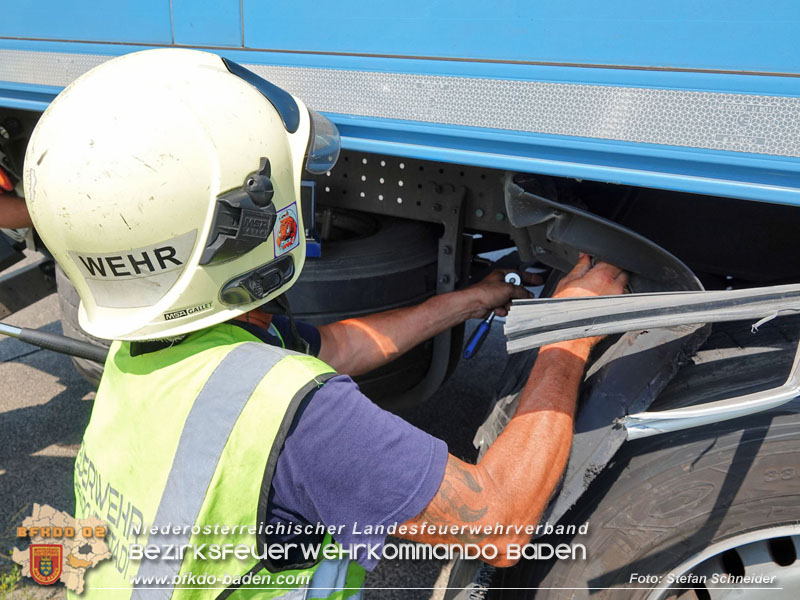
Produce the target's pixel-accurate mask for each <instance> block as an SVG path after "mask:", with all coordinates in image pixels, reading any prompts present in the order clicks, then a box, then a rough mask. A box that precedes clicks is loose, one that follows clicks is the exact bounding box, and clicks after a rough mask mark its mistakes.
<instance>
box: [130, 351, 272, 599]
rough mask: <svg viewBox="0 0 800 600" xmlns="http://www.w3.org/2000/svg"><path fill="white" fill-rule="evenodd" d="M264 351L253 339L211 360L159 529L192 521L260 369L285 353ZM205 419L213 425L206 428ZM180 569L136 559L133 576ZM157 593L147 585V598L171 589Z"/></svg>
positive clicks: (177, 538)
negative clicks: (215, 362)
mask: <svg viewBox="0 0 800 600" xmlns="http://www.w3.org/2000/svg"><path fill="white" fill-rule="evenodd" d="M264 354H265V353H264V351H263V347H260V346H258V345H257V344H254V343H247V344H242V345H241V346H237V347H235V348H234V349H233V350H231V352H230V353H229V354H228V355H227V356H226V357H225V358H224V359H222V362H221V363H219V365H217V368H216V369H215V370H214V372H213V373H212V374H211V377H210V378H209V379H208V381H207V382H206V384H205V386H203V389H202V391H201V392H200V395H198V396H197V399H196V400H195V401H194V404H193V405H192V409H191V411H190V412H189V416H188V417H187V419H186V423H185V424H184V426H183V431H182V432H181V438H180V442H178V450H177V452H176V453H175V458H173V460H172V469H171V470H170V472H169V476H168V477H167V485H166V487H165V488H164V493H163V494H162V495H161V502H160V503H159V505H158V512H157V513H156V518H155V521H153V525H154V526H155V527H158V528H159V529H160V528H162V527H169V526H171V525H175V524H191V525H193V524H194V523H196V522H197V515H198V514H199V512H200V507H201V506H202V504H203V500H204V499H205V496H206V490H207V489H208V484H209V483H210V482H211V477H212V476H213V475H214V471H216V469H217V463H218V461H219V457H220V454H222V449H223V448H224V447H225V443H226V442H227V441H228V436H230V433H231V430H232V429H233V426H234V425H235V424H236V420H237V419H238V418H239V413H241V411H242V408H244V405H245V404H246V403H247V401H248V400H249V399H250V396H251V395H252V394H253V391H254V390H255V389H256V386H257V385H258V383H259V382H260V381H261V380H262V379H263V378H264V374H265V373H266V372H267V371H269V370H270V369H271V368H272V367H274V366H275V365H276V364H277V363H278V361H279V360H280V359H282V358H284V356H285V354H284V353H282V352H277V351H276V352H272V353H270V354H269V355H268V356H267V357H266V360H264V358H265V357H264ZM259 359H261V360H259ZM222 399H224V401H221V400H222ZM209 423H213V424H214V426H213V427H208V424H209ZM190 537H191V531H188V532H187V533H186V534H180V535H172V536H164V537H163V538H162V539H160V540H159V542H160V543H161V544H178V545H184V544H188V543H189V538H190ZM180 569H181V562H180V561H177V560H173V561H166V560H147V561H142V562H141V564H140V565H139V572H138V573H137V575H138V576H139V577H141V578H146V577H153V578H158V577H168V579H166V581H172V579H173V577H174V576H175V575H177V574H178V572H179V571H180ZM154 580H155V579H154ZM160 592H161V593H158V594H153V590H150V591H148V593H147V597H148V598H169V596H170V594H171V590H160ZM132 598H134V599H136V600H143V598H144V590H142V589H141V588H140V589H137V590H134V592H133V596H132Z"/></svg>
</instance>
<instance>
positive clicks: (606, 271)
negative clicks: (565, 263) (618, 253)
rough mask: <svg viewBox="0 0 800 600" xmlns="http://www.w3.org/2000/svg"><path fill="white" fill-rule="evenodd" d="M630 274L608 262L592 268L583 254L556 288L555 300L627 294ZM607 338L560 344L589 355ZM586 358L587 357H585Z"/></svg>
mask: <svg viewBox="0 0 800 600" xmlns="http://www.w3.org/2000/svg"><path fill="white" fill-rule="evenodd" d="M627 283H628V274H627V273H626V272H625V271H623V270H622V269H619V268H617V267H615V266H614V265H612V264H609V263H607V262H599V263H597V264H596V265H594V266H592V262H591V259H590V258H589V255H588V254H582V255H581V257H580V258H579V259H578V262H577V264H576V265H575V266H574V267H573V268H572V271H570V272H569V273H567V274H566V275H565V276H564V277H563V278H562V279H561V281H559V282H558V285H557V286H556V291H555V293H554V294H553V297H554V298H587V297H591V296H616V295H619V294H622V293H624V292H625V286H626V285H627ZM603 337H605V336H596V337H591V338H583V339H580V340H569V341H567V342H560V343H559V344H554V345H562V346H568V347H570V348H572V347H573V346H575V345H576V344H577V345H580V346H583V347H584V349H585V354H586V355H588V352H589V349H591V348H592V346H594V345H595V344H596V343H597V342H599V341H600V340H602V339H603ZM584 358H585V356H584Z"/></svg>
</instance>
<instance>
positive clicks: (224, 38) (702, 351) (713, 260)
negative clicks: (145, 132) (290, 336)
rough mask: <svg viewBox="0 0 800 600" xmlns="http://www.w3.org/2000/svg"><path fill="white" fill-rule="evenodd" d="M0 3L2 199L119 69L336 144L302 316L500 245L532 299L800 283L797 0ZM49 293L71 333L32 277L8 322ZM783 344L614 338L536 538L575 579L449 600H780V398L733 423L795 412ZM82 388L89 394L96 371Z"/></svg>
mask: <svg viewBox="0 0 800 600" xmlns="http://www.w3.org/2000/svg"><path fill="white" fill-rule="evenodd" d="M0 6H2V14H3V18H2V20H0V166H2V168H3V169H4V170H5V171H6V172H7V173H8V174H9V175H10V180H11V182H12V184H16V189H17V191H18V192H19V193H21V185H20V184H19V177H20V174H21V171H22V157H23V155H24V151H25V147H26V144H27V139H28V137H29V136H30V133H31V131H32V128H33V127H34V125H35V123H36V121H37V119H38V117H39V116H40V114H41V113H42V111H44V110H45V109H46V108H47V106H48V104H49V102H50V101H51V100H52V99H53V98H54V97H55V96H56V95H57V94H58V93H59V92H60V91H61V90H62V89H63V88H64V87H65V86H67V85H69V83H70V82H71V81H73V80H74V79H75V78H77V77H79V76H80V75H81V74H83V73H85V72H86V71H88V70H89V69H91V68H92V67H94V66H96V65H98V64H100V63H102V62H103V61H106V60H108V59H110V58H112V57H114V56H117V55H120V54H124V53H128V52H135V51H139V50H144V49H147V48H162V47H181V48H195V49H201V50H206V51H210V52H215V53H218V54H220V55H222V56H224V57H226V58H229V59H232V60H234V61H236V62H238V63H240V64H242V65H244V66H245V67H247V68H248V69H251V70H253V71H254V72H256V73H258V74H259V75H261V76H263V77H265V78H267V79H269V80H270V81H272V82H273V83H275V84H277V85H279V86H281V87H283V88H285V89H286V90H288V91H290V92H292V93H293V94H295V95H297V96H299V97H301V98H302V99H303V100H304V101H305V102H306V104H308V105H309V106H310V107H311V108H313V109H315V110H317V111H320V112H322V113H324V114H325V115H326V116H327V117H329V118H330V119H331V120H332V121H333V122H334V123H335V124H336V125H337V127H338V128H339V130H340V132H341V135H342V145H343V149H344V151H343V154H342V157H341V158H340V160H339V163H338V164H337V166H336V167H335V168H334V169H333V170H332V171H330V172H329V173H327V174H325V175H322V176H319V177H316V178H314V179H309V181H307V182H306V184H305V188H304V190H305V192H306V198H305V206H304V213H305V216H306V217H307V218H306V221H307V229H308V232H307V233H308V234H309V236H311V237H312V238H313V239H314V240H316V243H314V244H311V247H312V249H314V250H315V253H316V254H317V255H318V256H316V257H315V258H313V259H309V260H308V261H307V263H306V265H307V266H306V270H305V271H304V275H303V277H302V278H301V280H300V281H299V283H298V284H297V285H296V286H295V288H294V289H293V291H292V293H291V299H292V303H293V307H294V308H295V312H297V313H298V314H300V315H302V316H303V318H305V319H307V320H310V321H312V322H326V321H331V320H335V319H338V318H342V317H345V316H349V315H358V314H365V313H368V312H373V311H375V310H380V309H386V308H391V307H396V306H402V305H404V304H409V303H413V302H417V301H419V300H422V299H424V298H426V297H428V296H430V295H432V294H434V293H442V292H446V291H450V290H453V289H455V288H456V287H458V286H461V285H465V284H466V283H467V282H468V281H469V279H470V277H471V276H476V272H477V271H479V270H480V268H482V267H484V266H485V264H484V263H483V262H482V260H481V258H480V257H481V256H483V255H485V254H486V253H489V252H493V251H499V250H506V251H507V250H510V249H513V250H515V251H516V252H514V253H512V254H508V255H506V256H505V257H504V258H503V259H502V261H503V263H502V264H505V265H511V264H512V263H513V264H514V266H523V267H524V266H527V265H536V266H539V267H541V268H544V269H545V270H546V271H547V272H548V273H549V276H548V284H547V285H546V286H545V290H544V294H545V295H546V294H547V293H548V292H549V291H551V290H552V289H553V288H554V285H555V282H556V281H557V278H558V276H559V274H560V273H562V272H564V270H566V269H567V268H568V267H569V266H570V264H572V263H573V262H574V260H575V259H576V257H577V255H578V252H588V253H590V254H592V255H594V256H597V257H599V258H602V259H605V260H609V261H611V262H614V263H615V264H618V265H620V266H621V267H623V268H625V269H626V270H628V271H629V272H630V273H631V288H632V290H633V291H636V292H662V291H676V290H702V289H727V288H736V289H747V288H751V287H755V286H769V285H775V284H782V283H794V282H800V242H799V241H798V236H797V231H798V229H799V228H800V49H799V48H798V45H797V40H798V34H800V4H798V3H797V2H794V1H792V0H773V1H771V2H769V3H767V4H761V5H759V4H754V3H752V2H749V1H745V0H727V1H723V0H709V1H706V2H697V1H689V0H675V1H673V2H670V3H653V2H634V1H632V0H612V1H609V2H592V1H589V0H571V1H568V2H566V1H565V2H520V1H516V0H498V1H497V2H494V3H492V4H486V3H479V2H475V1H473V0H465V1H462V2H458V3H456V2H450V1H444V0H428V1H420V0H406V1H405V2H403V3H393V2H385V3H376V2H361V1H357V0H342V1H340V2H337V3H317V2H310V3H295V4H289V3H275V2H259V1H256V0H237V1H234V0H218V1H216V2H212V1H209V0H194V1H191V2H190V1H189V0H138V1H136V2H133V1H131V0H120V1H118V2H113V3H108V2H99V1H98V0H72V1H70V2H55V1H53V0H40V1H39V2H10V1H7V0H3V1H2V2H1V3H0ZM231 110H236V107H235V106H231ZM143 126H146V124H143ZM120 143H124V140H120ZM25 244H27V245H28V246H29V247H34V248H36V247H37V244H38V242H37V240H36V238H35V234H34V233H33V232H24V231H22V232H20V231H13V232H12V231H6V232H5V233H4V234H3V236H2V240H1V241H0V269H2V268H5V267H7V266H9V265H10V264H12V263H13V262H15V261H16V260H18V259H19V258H21V256H22V252H21V249H22V247H23V246H24V245H25ZM40 249H41V248H40ZM42 250H46V249H42ZM484 262H485V261H484ZM56 284H57V285H58V292H59V294H60V301H61V307H62V311H63V315H62V323H63V327H64V331H65V333H67V334H68V335H71V336H73V337H76V338H79V339H83V340H89V338H88V336H87V335H86V334H85V333H84V332H82V331H81V330H80V328H79V327H78V324H77V296H76V295H75V293H74V289H73V288H72V287H71V285H70V284H69V282H68V281H67V280H66V279H65V278H64V277H63V276H62V275H61V274H60V273H59V272H58V271H57V270H56V269H54V266H53V264H52V261H50V260H49V259H48V258H47V256H46V255H45V256H43V258H42V259H41V260H40V261H38V262H36V263H34V264H32V265H30V266H28V267H26V268H23V269H17V270H15V271H13V272H9V273H7V274H5V275H0V316H4V315H6V314H9V313H11V312H13V311H14V310H18V309H19V308H21V307H22V306H25V305H26V304H28V303H30V302H32V301H34V300H36V299H38V298H40V297H42V296H43V295H45V294H48V293H50V292H52V291H53V290H54V289H55V286H56ZM799 339H800V320H798V319H796V318H794V317H791V316H788V317H781V318H779V319H775V320H773V321H771V322H769V323H767V324H765V325H763V326H762V327H761V328H760V329H759V331H758V333H757V334H754V333H751V331H750V324H749V323H744V324H742V323H732V324H724V325H714V327H713V328H710V327H708V326H703V325H702V324H699V325H696V326H680V327H665V328H660V329H657V330H652V331H632V332H628V333H625V334H623V335H621V336H614V337H612V338H609V339H607V340H606V341H605V342H604V344H603V346H602V347H601V348H599V349H598V351H597V353H596V355H595V356H594V359H593V363H592V364H591V366H590V368H589V370H588V371H587V376H586V384H585V385H584V389H583V392H582V398H581V407H580V411H579V415H578V418H577V421H576V436H575V442H574V445H573V450H572V455H571V458H570V464H569V467H568V469H567V473H566V474H565V477H564V481H563V483H562V486H561V488H560V490H559V492H558V494H557V495H556V496H555V497H554V499H553V501H552V502H551V504H550V507H549V509H548V512H547V514H546V516H545V517H544V519H546V521H547V522H548V523H551V524H566V525H569V524H580V523H584V522H588V523H589V524H590V526H589V532H588V534H569V533H565V534H563V535H562V536H561V537H559V536H558V534H557V533H551V534H549V535H548V537H546V538H545V539H547V540H550V541H574V542H577V543H583V544H584V545H585V546H586V548H587V552H588V558H587V560H586V561H572V562H570V561H563V560H541V559H539V560H537V559H533V558H529V559H524V560H521V561H520V562H519V563H518V564H517V565H516V566H515V567H513V568H510V569H504V570H494V569H492V568H490V567H487V566H486V565H482V564H480V563H476V562H473V561H459V562H458V563H457V564H456V565H455V566H454V568H453V570H452V574H451V583H450V587H451V588H452V589H451V590H450V591H449V592H448V594H450V595H451V596H452V597H456V596H461V597H474V596H476V595H480V594H489V595H490V596H494V597H498V598H501V597H502V598H506V597H516V596H523V597H530V595H531V594H533V593H534V592H535V594H536V597H537V598H548V599H549V598H588V597H590V596H592V597H598V598H605V597H612V596H613V597H620V594H622V596H623V597H630V598H648V599H653V600H655V599H666V598H682V599H694V598H697V599H700V600H703V599H706V598H714V599H717V598H729V597H730V598H733V597H736V598H795V597H796V596H797V593H798V590H800V560H799V559H798V557H799V556H800V525H798V523H800V417H798V413H799V412H800V403H798V402H797V400H794V401H791V402H789V403H783V404H781V405H780V406H779V407H777V408H771V409H769V410H760V411H758V410H755V409H752V408H751V409H750V410H749V413H750V416H747V417H744V418H742V417H740V418H738V419H732V417H733V416H736V415H741V414H747V411H746V410H745V412H742V410H743V407H747V406H750V407H752V406H755V404H754V395H757V398H756V400H759V401H760V400H762V399H763V398H765V397H766V398H768V399H769V398H775V397H778V396H781V394H782V395H783V396H786V395H787V394H788V395H789V396H790V397H794V395H796V394H793V391H794V389H795V388H794V385H795V384H794V375H795V372H796V370H797V368H798V365H797V362H796V361H795V360H794V357H795V351H796V348H797V343H798V340H799ZM90 341H91V340H90ZM97 342H98V343H99V341H97ZM462 343H463V330H454V331H451V332H448V333H445V334H442V335H440V336H438V337H437V338H436V339H434V340H433V341H431V342H429V343H426V344H423V345H421V346H420V347H418V348H416V349H414V350H413V351H412V352H410V353H409V354H408V355H406V356H405V357H402V358H401V359H399V360H398V361H396V362H395V363H393V364H392V365H390V366H389V367H387V368H384V369H381V370H380V371H378V372H374V373H371V374H369V375H367V376H365V378H364V379H363V380H362V382H361V384H362V387H363V389H364V390H365V391H366V392H367V393H368V394H369V395H372V396H374V397H376V398H379V399H380V401H381V402H383V403H384V404H386V405H387V406H390V407H400V406H406V405H409V404H411V403H414V402H419V401H422V400H424V399H425V398H426V397H428V396H429V395H430V394H431V393H432V392H433V391H434V390H436V389H437V388H438V387H439V386H440V385H441V383H442V382H443V381H444V380H445V378H446V377H447V376H448V374H449V373H450V372H451V371H452V369H453V368H454V366H455V364H456V362H457V361H458V359H459V357H460V355H461V347H462ZM534 359H535V352H525V353H521V354H517V355H514V356H513V357H511V358H510V359H509V362H508V364H507V365H506V367H505V370H504V372H503V377H502V382H503V383H502V385H500V386H499V389H498V391H497V394H496V398H495V399H494V401H493V403H492V405H491V406H490V407H489V408H490V410H489V416H488V417H487V420H486V422H485V423H484V425H483V426H482V427H481V428H480V430H479V431H478V434H477V435H476V438H475V441H476V445H477V446H478V447H479V449H480V451H481V452H482V451H485V449H486V448H487V447H488V445H489V444H491V441H492V440H493V439H494V437H496V435H497V433H498V431H499V430H500V429H501V428H502V425H503V423H504V422H505V421H506V420H507V418H508V415H509V414H510V412H512V411H513V409H514V406H515V401H516V398H517V395H518V393H519V390H520V389H521V386H522V384H523V382H524V380H525V378H526V377H527V373H528V370H529V367H530V364H531V363H532V361H533V360H534ZM473 360H480V357H478V358H477V359H473ZM76 365H77V366H78V368H79V369H80V370H81V371H82V372H83V373H84V374H85V375H86V376H87V377H90V378H92V377H94V378H96V377H97V376H98V375H99V367H97V365H96V364H94V363H90V362H88V361H81V360H78V361H76ZM783 396H781V397H783ZM773 404H774V403H773ZM647 409H649V411H648V412H647V413H646V414H648V415H652V414H655V413H658V414H661V415H662V416H663V415H665V414H669V415H670V418H673V422H674V423H677V422H678V421H680V425H678V426H673V427H672V428H671V429H669V433H667V432H666V431H667V429H664V430H663V431H659V430H658V428H657V427H656V426H654V425H652V423H653V422H654V421H653V420H652V419H651V420H650V421H648V418H649V417H646V416H645V417H641V416H640V417H639V418H638V419H639V420H638V421H636V419H633V420H631V419H630V417H631V416H634V417H636V415H643V414H645V413H643V412H642V411H646V410H647ZM667 411H669V413H667ZM700 417H702V418H700ZM698 419H699V420H698ZM634 421H636V423H635V424H633V423H634ZM662 421H663V418H662ZM643 423H645V425H642V424H643ZM647 423H650V425H647ZM642 430H646V433H645V434H641V431H642ZM634 431H638V432H639V433H634ZM656 433H660V435H653V434H656ZM465 434H469V435H471V434H472V432H465ZM638 437H646V439H635V438H638ZM545 533H547V532H545ZM576 536H577V537H576ZM634 574H635V575H636V577H634ZM650 576H653V577H656V579H647V577H650ZM725 577H728V578H733V579H732V580H731V581H734V585H728V586H727V588H728V589H723V588H725V587H726V586H725V582H726V581H728V580H726V579H725ZM736 578H738V579H736ZM737 582H738V583H737ZM733 588H735V589H733ZM779 588H780V589H779Z"/></svg>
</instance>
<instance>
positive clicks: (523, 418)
mask: <svg viewBox="0 0 800 600" xmlns="http://www.w3.org/2000/svg"><path fill="white" fill-rule="evenodd" d="M589 350H590V345H589V344H588V343H587V342H586V341H584V340H578V341H574V342H564V343H561V344H554V345H552V346H545V347H544V348H542V350H541V351H540V353H539V357H538V359H537V361H536V365H535V366H534V368H533V370H532V371H531V375H530V377H529V379H528V382H527V384H526V385H525V388H524V389H523V390H522V395H521V398H520V402H519V406H518V407H517V411H516V413H515V414H514V417H513V418H512V419H511V421H510V422H509V424H508V426H507V427H506V428H505V430H504V431H503V433H502V434H501V435H500V436H499V437H498V439H497V441H496V442H495V443H494V444H493V445H492V446H491V447H490V448H489V450H488V451H487V452H486V454H485V455H484V457H483V459H482V460H481V462H480V463H479V465H478V466H477V469H478V474H479V476H480V477H482V478H485V479H486V480H488V481H491V482H492V483H494V484H495V485H496V486H497V488H498V493H499V497H501V498H502V500H503V502H504V504H505V506H504V507H503V508H504V511H505V515H506V520H507V521H509V520H510V521H514V524H526V525H527V524H532V523H536V522H537V521H538V520H539V517H540V516H541V513H542V511H543V510H544V508H545V506H546V504H547V502H548V500H549V499H550V496H551V495H552V493H553V491H554V490H555V487H556V485H557V484H558V481H559V479H560V478H561V474H562V473H563V471H564V468H565V467H566V464H567V459H568V458H569V451H570V447H571V444H572V433H573V426H574V415H575V404H576V401H577V397H578V388H579V386H580V382H581V380H582V378H583V372H584V368H585V365H586V359H587V358H588V355H589Z"/></svg>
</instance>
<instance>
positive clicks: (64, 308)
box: [56, 263, 111, 387]
mask: <svg viewBox="0 0 800 600" xmlns="http://www.w3.org/2000/svg"><path fill="white" fill-rule="evenodd" d="M56 290H57V292H58V306H59V308H60V309H61V330H62V331H63V332H64V335H66V336H67V337H71V338H74V339H76V340H81V341H82V342H89V343H91V344H96V345H98V346H105V347H106V348H108V347H109V346H110V345H111V343H110V342H109V341H108V340H101V339H100V338H96V337H94V336H91V335H89V334H88V333H86V332H85V331H84V330H83V329H81V326H80V325H78V306H79V305H80V301H81V299H80V297H79V296H78V292H77V290H75V286H74V285H72V282H71V281H70V280H69V278H68V277H67V276H66V274H65V273H64V271H62V270H61V267H59V266H58V264H57V263H56ZM72 364H74V365H75V369H76V370H77V371H78V373H79V374H80V376H81V377H83V378H84V379H85V380H86V381H88V382H89V383H91V384H92V385H93V386H94V387H97V386H98V385H100V377H102V376H103V365H101V364H99V363H96V362H94V361H93V360H87V359H85V358H75V357H74V356H73V357H72Z"/></svg>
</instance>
